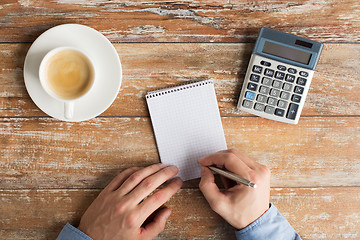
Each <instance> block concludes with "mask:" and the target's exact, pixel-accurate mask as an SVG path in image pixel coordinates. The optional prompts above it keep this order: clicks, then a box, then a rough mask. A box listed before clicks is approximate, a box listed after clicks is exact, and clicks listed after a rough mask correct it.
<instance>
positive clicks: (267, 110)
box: [265, 106, 275, 114]
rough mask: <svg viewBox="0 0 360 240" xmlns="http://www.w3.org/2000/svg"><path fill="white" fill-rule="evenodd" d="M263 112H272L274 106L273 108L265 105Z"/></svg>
mask: <svg viewBox="0 0 360 240" xmlns="http://www.w3.org/2000/svg"><path fill="white" fill-rule="evenodd" d="M265 112H266V113H268V114H274V112H275V108H274V107H270V106H266V107H265Z"/></svg>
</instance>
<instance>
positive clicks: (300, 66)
mask: <svg viewBox="0 0 360 240" xmlns="http://www.w3.org/2000/svg"><path fill="white" fill-rule="evenodd" d="M322 48H323V44H322V43H319V42H315V41H312V40H309V39H305V38H302V37H298V36H295V35H292V34H288V33H284V32H280V31H276V30H273V29H269V28H265V27H263V28H261V29H260V32H259V36H258V38H257V40H256V43H255V47H254V50H253V52H252V55H251V58H250V62H249V66H248V69H247V72H246V75H245V79H244V84H243V86H242V90H241V93H240V97H239V101H238V106H237V108H238V109H240V110H243V111H245V112H248V113H251V114H254V115H257V116H260V117H264V118H267V119H272V120H276V121H280V122H284V123H291V124H297V123H298V121H299V118H300V114H301V111H302V108H303V106H304V103H305V99H306V95H307V93H308V91H309V87H310V83H311V79H312V77H313V74H314V70H315V67H316V65H317V63H318V60H319V57H320V53H321V51H322Z"/></svg>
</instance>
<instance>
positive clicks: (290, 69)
mask: <svg viewBox="0 0 360 240" xmlns="http://www.w3.org/2000/svg"><path fill="white" fill-rule="evenodd" d="M288 72H289V73H292V74H296V73H297V70H296V69H295V68H289V69H288Z"/></svg>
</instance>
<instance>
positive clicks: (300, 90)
mask: <svg viewBox="0 0 360 240" xmlns="http://www.w3.org/2000/svg"><path fill="white" fill-rule="evenodd" d="M294 92H295V93H298V94H303V92H304V88H303V87H299V86H296V87H295V88H294Z"/></svg>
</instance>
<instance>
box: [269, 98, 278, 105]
mask: <svg viewBox="0 0 360 240" xmlns="http://www.w3.org/2000/svg"><path fill="white" fill-rule="evenodd" d="M276 102H277V100H276V99H275V98H271V97H269V98H268V101H267V103H268V104H269V105H271V106H276Z"/></svg>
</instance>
